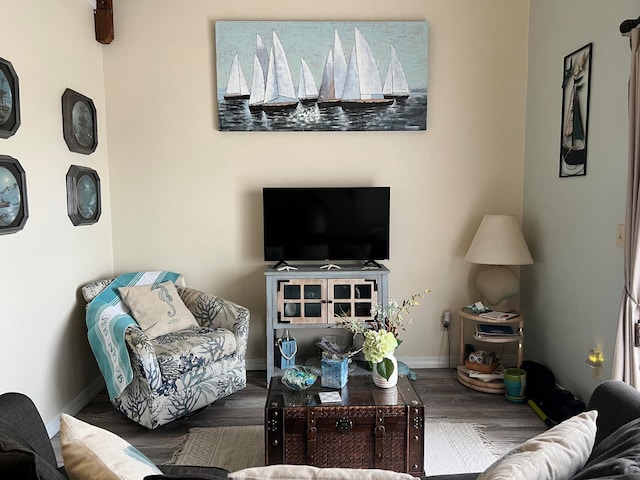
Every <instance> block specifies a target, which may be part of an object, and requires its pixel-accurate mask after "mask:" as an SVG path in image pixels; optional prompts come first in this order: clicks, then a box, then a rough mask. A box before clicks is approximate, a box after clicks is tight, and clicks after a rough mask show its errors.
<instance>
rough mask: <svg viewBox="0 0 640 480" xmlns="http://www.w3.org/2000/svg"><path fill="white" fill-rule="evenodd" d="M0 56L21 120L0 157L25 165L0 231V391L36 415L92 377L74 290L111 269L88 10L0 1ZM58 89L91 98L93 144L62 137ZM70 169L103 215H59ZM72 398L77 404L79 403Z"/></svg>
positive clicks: (99, 89)
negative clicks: (82, 178) (21, 187)
mask: <svg viewBox="0 0 640 480" xmlns="http://www.w3.org/2000/svg"><path fill="white" fill-rule="evenodd" d="M0 57H2V58H4V59H6V60H9V61H10V62H12V64H13V66H14V68H15V70H16V72H17V74H18V77H19V82H20V101H21V113H22V125H21V126H20V128H19V129H18V131H17V133H16V134H15V135H14V136H12V137H10V138H8V139H0V154H3V155H11V156H13V157H15V158H17V159H18V160H19V161H20V163H21V164H22V166H23V168H24V170H25V171H26V179H27V197H28V206H29V219H28V220H27V223H26V225H25V227H24V229H23V230H22V231H20V232H18V233H15V234H11V235H2V236H0V251H1V252H2V262H1V264H0V265H1V266H0V324H1V326H2V331H1V334H0V365H1V367H0V372H1V373H0V392H6V391H21V392H25V393H27V394H28V395H30V396H31V397H32V398H33V400H34V401H35V403H36V405H38V407H39V408H40V410H41V413H42V415H43V417H44V418H45V420H49V419H51V418H53V417H54V416H55V415H56V414H58V413H59V412H60V411H62V410H63V409H65V408H71V409H72V408H73V404H74V402H77V401H78V399H79V398H81V397H82V395H83V394H85V395H90V393H89V392H87V391H86V390H85V389H87V388H88V387H90V386H91V385H92V382H93V381H94V380H95V379H96V378H97V375H98V370H97V368H96V366H95V361H94V360H93V357H92V354H91V351H90V349H89V347H88V344H87V341H86V328H85V326H84V314H83V310H82V306H81V304H80V303H79V301H78V292H77V289H78V287H79V285H81V284H82V283H83V282H86V281H87V280H91V279H94V278H98V277H101V276H104V275H108V274H110V273H111V271H112V262H113V260H112V244H111V209H110V184H109V169H108V165H107V158H108V149H107V144H108V138H107V129H106V117H105V100H104V80H103V78H104V75H103V64H102V47H101V46H100V45H99V44H98V43H97V42H96V41H95V39H94V31H93V12H92V10H91V8H90V7H89V6H88V5H87V4H86V3H85V2H84V1H81V0H73V1H69V0H48V1H46V2H43V1H40V0H21V1H19V2H3V4H2V15H0ZM66 88H71V89H73V90H76V91H78V92H80V93H82V94H84V95H86V96H88V97H90V98H92V99H93V101H94V103H95V105H96V108H97V111H98V147H97V149H96V151H95V153H93V154H92V155H90V156H87V155H81V154H78V153H72V152H70V151H69V149H68V148H67V145H66V143H65V142H64V139H63V137H62V114H61V96H62V93H63V92H64V90H65V89H66ZM71 165H82V166H87V167H90V168H93V169H95V170H96V171H97V172H98V175H99V176H100V178H101V186H102V202H103V205H102V212H103V213H102V218H101V219H100V221H99V223H97V224H95V225H91V226H79V227H74V226H73V224H72V223H71V221H70V220H69V217H68V216H67V200H66V183H65V176H66V173H67V170H68V169H69V167H70V166H71ZM80 401H81V400H80Z"/></svg>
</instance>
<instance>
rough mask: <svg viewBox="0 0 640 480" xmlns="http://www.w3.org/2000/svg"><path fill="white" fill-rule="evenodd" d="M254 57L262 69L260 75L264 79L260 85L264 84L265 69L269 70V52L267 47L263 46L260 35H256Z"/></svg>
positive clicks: (265, 77)
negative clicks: (261, 74)
mask: <svg viewBox="0 0 640 480" xmlns="http://www.w3.org/2000/svg"><path fill="white" fill-rule="evenodd" d="M256 56H257V57H258V61H259V62H260V68H261V69H262V73H263V75H264V79H263V81H262V83H263V84H264V83H266V81H267V69H268V68H269V51H268V50H267V47H266V46H265V45H264V41H263V40H262V37H261V36H260V35H257V34H256Z"/></svg>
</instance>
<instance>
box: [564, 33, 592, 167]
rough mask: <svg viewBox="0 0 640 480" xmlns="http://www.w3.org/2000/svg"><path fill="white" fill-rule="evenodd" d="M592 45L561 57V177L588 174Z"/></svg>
mask: <svg viewBox="0 0 640 480" xmlns="http://www.w3.org/2000/svg"><path fill="white" fill-rule="evenodd" d="M592 46H593V44H591V43H589V44H587V45H585V46H584V47H582V48H579V49H578V50H576V51H575V52H572V53H570V54H569V55H567V56H566V57H564V68H563V74H562V123H561V129H562V131H561V134H560V135H561V141H560V177H579V176H583V175H586V174H587V133H588V127H589V96H590V95H589V91H590V81H591V49H592Z"/></svg>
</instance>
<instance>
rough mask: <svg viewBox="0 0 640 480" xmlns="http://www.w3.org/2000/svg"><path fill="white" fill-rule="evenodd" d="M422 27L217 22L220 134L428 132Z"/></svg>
mask: <svg viewBox="0 0 640 480" xmlns="http://www.w3.org/2000/svg"><path fill="white" fill-rule="evenodd" d="M428 37H429V23H428V22H426V21H390V22H357V21H353V22H349V21H336V22H316V21H308V22H304V21H217V22H215V42H216V45H215V52H216V79H215V83H216V98H217V107H218V129H219V130H221V131H354V130H355V131H381V130H393V131H421V130H426V129H427V98H428V51H429V48H428V47H429V38H428Z"/></svg>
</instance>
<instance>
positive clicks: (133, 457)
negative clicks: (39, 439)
mask: <svg viewBox="0 0 640 480" xmlns="http://www.w3.org/2000/svg"><path fill="white" fill-rule="evenodd" d="M60 445H61V447H62V459H63V460H64V468H65V470H66V472H67V475H68V476H69V478H70V479H71V480H112V479H113V480H121V479H125V478H126V479H132V480H133V479H139V480H142V479H143V478H144V477H145V476H147V475H160V474H162V472H161V471H160V470H159V469H158V467H156V466H155V465H154V464H153V463H152V462H151V460H149V459H148V458H147V457H146V456H145V455H143V454H142V453H141V452H140V451H139V450H138V449H137V448H135V447H133V446H132V445H130V444H129V443H128V442H126V441H125V440H123V439H122V438H120V437H119V436H117V435H116V434H114V433H111V432H109V431H107V430H103V429H102V428H98V427H95V426H93V425H89V424H88V423H85V422H83V421H82V420H78V419H77V418H74V417H72V416H70V415H67V414H64V413H63V414H62V415H61V416H60Z"/></svg>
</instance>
